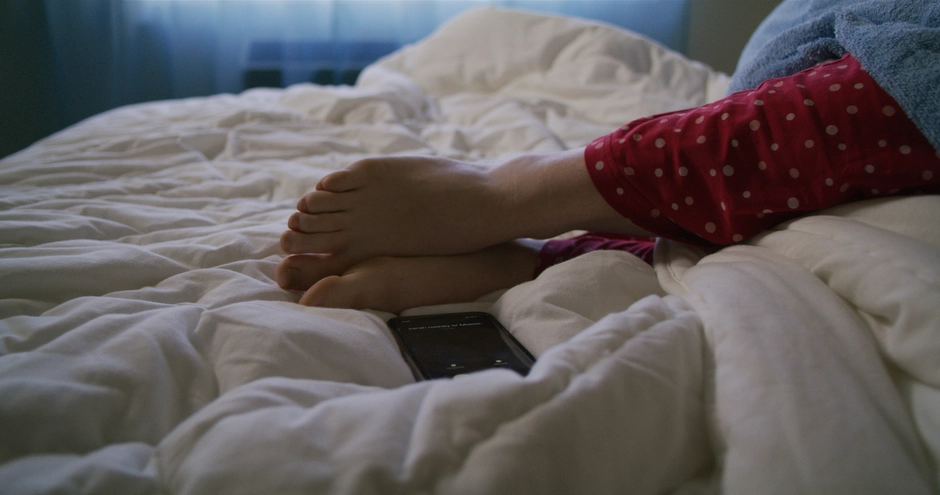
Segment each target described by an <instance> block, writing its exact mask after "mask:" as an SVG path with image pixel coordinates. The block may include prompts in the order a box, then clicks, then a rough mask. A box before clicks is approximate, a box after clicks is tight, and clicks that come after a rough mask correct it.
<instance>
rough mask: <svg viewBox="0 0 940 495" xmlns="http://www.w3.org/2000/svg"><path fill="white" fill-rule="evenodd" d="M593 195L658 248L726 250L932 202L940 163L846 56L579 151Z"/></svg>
mask: <svg viewBox="0 0 940 495" xmlns="http://www.w3.org/2000/svg"><path fill="white" fill-rule="evenodd" d="M584 155H585V156H584V158H585V163H586V165H587V168H588V172H589V173H590V175H591V179H592V180H593V181H594V185H595V187H597V189H598V192H600V194H601V195H602V196H603V197H604V199H605V200H606V201H607V202H608V203H609V204H610V205H611V206H612V207H613V208H614V209H615V210H617V211H618V212H619V213H620V214H621V215H623V216H625V217H627V218H629V219H630V220H631V221H632V222H633V223H635V224H637V225H638V226H640V227H642V228H644V229H646V230H648V231H650V232H652V233H655V234H657V235H659V236H662V237H667V238H672V239H676V240H680V241H684V242H692V243H703V241H704V243H713V244H730V243H734V242H739V241H741V240H743V239H745V238H746V237H749V236H751V235H753V234H756V233H758V232H760V231H762V230H765V229H767V228H768V227H770V226H772V225H774V224H777V223H779V222H782V221H784V220H788V219H791V218H794V217H797V216H800V215H803V214H806V213H807V212H810V211H814V210H818V209H821V208H826V207H828V206H832V205H835V204H839V203H845V202H848V201H856V200H860V199H865V198H871V197H878V196H885V195H895V194H910V193H914V192H932V193H935V192H940V187H938V182H940V181H938V178H940V177H938V175H940V153H938V152H937V151H936V150H934V149H933V148H932V147H931V145H930V143H929V142H927V140H926V138H924V137H923V135H922V134H921V133H920V131H918V130H917V128H916V126H915V125H914V124H913V122H911V121H910V119H908V118H907V116H906V115H905V114H904V112H903V111H902V110H901V109H900V107H899V106H898V104H897V102H896V101H895V100H894V99H893V98H892V97H891V96H890V95H889V94H888V93H886V92H885V91H884V90H883V89H881V87H880V86H878V84H877V83H875V81H874V80H873V79H872V78H871V77H870V76H869V75H868V74H867V73H866V72H865V71H864V70H863V69H862V68H861V66H860V65H859V63H858V62H857V61H856V60H855V58H853V57H852V56H851V55H846V56H845V57H843V58H842V59H840V60H837V61H834V62H829V63H826V64H821V65H818V66H816V67H813V68H811V69H807V70H805V71H803V72H800V73H798V74H795V75H793V76H789V77H785V78H780V79H771V80H768V81H765V82H764V83H762V84H761V85H760V86H759V87H757V88H756V89H754V90H751V91H743V92H739V93H735V94H732V95H730V96H728V97H726V98H724V99H722V100H720V101H718V102H715V103H711V104H708V105H705V106H702V107H698V108H694V109H690V110H683V111H679V112H673V113H668V114H662V115H655V116H653V117H648V118H644V119H639V120H636V121H633V122H631V123H630V124H628V125H625V126H623V127H621V128H619V129H618V130H616V131H615V132H613V133H611V134H609V135H607V136H604V137H602V138H599V139H597V140H595V141H594V142H592V143H591V144H590V145H588V146H587V148H585V152H584Z"/></svg>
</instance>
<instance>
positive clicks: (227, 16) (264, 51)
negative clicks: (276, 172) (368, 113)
mask: <svg viewBox="0 0 940 495" xmlns="http://www.w3.org/2000/svg"><path fill="white" fill-rule="evenodd" d="M687 4H688V0H555V1H552V0H397V1H390V0H389V1H382V0H74V1H71V0H70V1H62V0H45V8H46V15H47V20H48V24H49V32H50V38H51V46H52V52H53V58H54V61H55V85H56V92H57V97H58V105H59V113H60V116H61V120H62V121H63V122H64V123H66V124H69V123H73V122H76V121H78V120H80V119H82V118H85V117H87V116H90V115H93V114H95V113H99V112H101V111H103V110H106V109H108V108H113V107H116V106H119V105H125V104H128V103H136V102H142V101H151V100H159V99H169V98H183V97H189V96H201V95H210V94H216V93H223V92H228V93H237V92H240V91H243V90H244V89H246V88H249V87H253V86H259V85H260V86H287V85H290V84H294V83H299V82H316V83H320V84H340V83H347V84H349V83H352V82H353V81H354V80H355V76H356V75H357V74H358V71H359V70H361V69H362V67H364V66H365V65H367V64H368V63H370V62H372V61H374V60H376V59H377V58H379V57H381V56H383V55H386V54H388V53H391V52H392V51H394V50H395V49H397V48H399V47H400V46H402V45H404V44H407V43H412V42H415V41H417V40H419V39H421V38H423V37H424V36H427V35H428V34H429V33H430V32H431V31H433V30H434V29H435V28H436V27H437V26H439V25H440V24H441V23H443V22H444V21H446V20H448V19H449V18H451V17H453V16H455V15H457V14H459V13H460V12H462V11H464V10H466V9H468V8H473V7H478V6H482V5H497V6H502V7H508V8H521V9H527V10H534V11H543V12H550V13H557V14H565V15H575V16H580V17H586V18H592V19H598V20H602V21H605V22H608V23H612V24H616V25H619V26H622V27H625V28H628V29H632V30H634V31H637V32H639V33H641V34H644V35H646V36H649V37H651V38H653V39H655V40H658V41H659V42H661V43H663V44H664V45H666V46H668V47H670V48H673V49H675V50H678V51H682V52H684V51H685V48H686V46H685V43H686V33H687V31H688V29H687V23H688V20H687V13H688V5H687Z"/></svg>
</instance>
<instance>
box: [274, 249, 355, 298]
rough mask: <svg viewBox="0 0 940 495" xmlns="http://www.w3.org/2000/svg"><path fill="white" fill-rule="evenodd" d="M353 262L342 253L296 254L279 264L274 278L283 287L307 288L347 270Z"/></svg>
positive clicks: (292, 288) (293, 288)
mask: <svg viewBox="0 0 940 495" xmlns="http://www.w3.org/2000/svg"><path fill="white" fill-rule="evenodd" d="M351 264H352V263H351V262H348V261H346V260H345V259H344V257H343V256H340V255H331V254H295V255H292V256H288V257H286V258H284V259H283V260H281V262H280V263H278V264H277V268H276V269H275V270H274V279H275V280H276V281H277V284H278V285H279V286H281V288H284V289H291V290H307V289H309V288H310V287H311V286H312V285H314V284H315V283H317V282H319V281H320V280H322V279H324V278H326V277H330V276H332V275H339V274H341V273H343V272H345V271H346V270H348V269H349V267H350V265H351Z"/></svg>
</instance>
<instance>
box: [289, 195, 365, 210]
mask: <svg viewBox="0 0 940 495" xmlns="http://www.w3.org/2000/svg"><path fill="white" fill-rule="evenodd" d="M351 202H352V198H351V197H350V196H349V195H348V194H337V193H336V192H330V191H319V190H318V191H313V192H309V193H307V194H304V195H303V197H301V198H300V199H299V200H297V211H300V212H301V213H332V212H336V211H345V210H347V209H349V207H350V205H351Z"/></svg>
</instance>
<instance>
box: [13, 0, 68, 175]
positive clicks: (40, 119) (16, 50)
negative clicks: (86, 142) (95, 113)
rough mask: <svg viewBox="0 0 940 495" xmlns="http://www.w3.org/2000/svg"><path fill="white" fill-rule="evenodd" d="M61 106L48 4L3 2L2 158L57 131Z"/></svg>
mask: <svg viewBox="0 0 940 495" xmlns="http://www.w3.org/2000/svg"><path fill="white" fill-rule="evenodd" d="M57 108H58V104H57V101H56V91H55V73H54V69H53V58H52V45H51V43H50V40H49V28H48V25H47V22H46V12H45V2H42V1H36V0H0V157H4V156H7V155H9V154H10V153H13V152H15V151H18V150H20V149H22V148H25V147H26V146H29V145H30V144H32V143H33V142H35V141H37V140H39V139H41V138H43V137H45V136H47V135H49V134H51V133H53V132H55V131H56V130H58V129H59V128H60V127H61V125H62V123H61V122H60V118H59V115H58V113H57Z"/></svg>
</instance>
